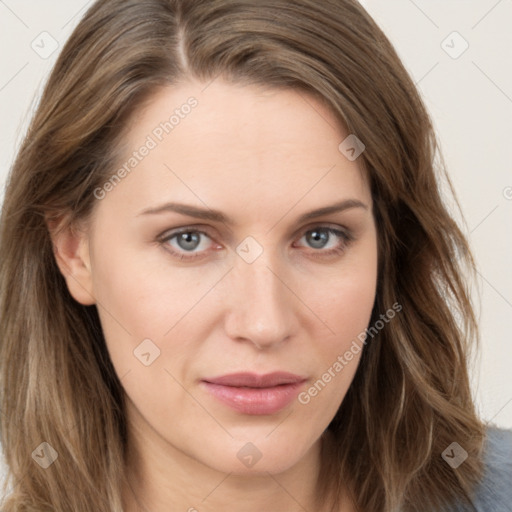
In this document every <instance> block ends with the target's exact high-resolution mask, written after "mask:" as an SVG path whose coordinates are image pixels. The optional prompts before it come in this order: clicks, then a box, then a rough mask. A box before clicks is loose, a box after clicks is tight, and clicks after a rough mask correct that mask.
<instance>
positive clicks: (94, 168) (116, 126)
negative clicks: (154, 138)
mask: <svg viewBox="0 0 512 512" xmlns="http://www.w3.org/2000/svg"><path fill="white" fill-rule="evenodd" d="M218 76H222V77H223V78H225V79H227V80H229V81H230V83H233V84H258V85H263V86H265V87H270V88H272V87H275V88H294V89H295V90H298V91H304V92H307V93H309V94H313V95H315V96H316V97H318V98H319V99H321V100H322V101H325V102H327V104H328V105H329V106H330V108H331V109H332V111H333V112H334V113H335V115H336V116H337V117H338V118H339V120H340V122H341V123H343V125H344V126H345V127H346V129H347V130H348V132H349V133H351V134H355V135H356V136H357V137H358V138H359V139H360V140H361V141H363V143H364V144H365V146H366V149H365V151H364V152H363V153H362V154H361V156H360V158H359V162H360V164H361V167H362V168H364V170H365V172H367V173H368V176H369V179H370V183H371V190H372V195H373V200H374V208H375V218H376V222H377V229H378V252H379V275H378V286H377V296H376V301H375V307H374V312H373V317H372V323H373V322H374V321H376V320H377V319H378V318H379V315H380V314H382V313H383V312H384V311H386V310H388V309H389V308H390V307H391V305H392V304H394V303H395V302H397V301H398V302H399V303H400V305H401V306H402V311H401V312H400V314H399V315H397V316H396V318H395V319H394V320H393V321H392V322H389V324H388V325H386V328H385V329H382V330H381V331H380V332H379V333H378V335H377V336H375V337H373V338H372V339H371V340H369V342H368V343H367V345H366V346H365V348H364V351H363V354H362V358H361V360H360V364H359V367H358V369H357V373H356V375H355V377H354V380H353V382H352V385H351V387H350V389H349V391H348V393H347V395H346V397H345V399H344V401H343V403H342V405H341V407H340V409H339V411H338V412H337V414H336V416H335V418H334V419H333V421H332V422H331V424H330V425H329V430H330V431H331V432H332V434H333V439H334V445H333V450H332V451H331V452H329V453H325V454H324V457H325V460H324V464H323V466H322V471H321V475H320V479H319V485H320V486H322V488H323V491H324V493H325V494H324V495H325V496H328V495H329V496H331V497H332V510H336V507H338V506H339V503H338V495H339V493H340V492H341V491H340V490H341V489H342V484H343V485H348V486H349V488H350V490H351V493H352V497H353V499H354V501H355V503H356V504H357V506H358V507H359V508H360V509H361V510H364V511H365V512H377V511H378V512H391V511H395V510H396V509H397V508H398V507H403V510H404V512H406V511H413V510H422V511H427V510H435V508H436V507H440V506H442V505H443V504H447V503H449V502H452V501H455V500H465V501H467V502H468V503H469V502H470V497H471V493H472V490H473V489H474V486H475V484H476V483H477V482H478V481H479V479H480V478H481V471H482V464H481V456H482V446H483V440H484V435H485V425H484V423H483V422H482V421H481V420H480V419H479V418H478V415H477V414H476V411H475V406H474V402H473V399H472V396H471V391H470V385H469V379H468V366H469V362H470V354H471V352H472V348H473V347H474V346H476V345H475V344H476V343H477V342H478V331H477V326H476V321H475V315H474V313H473V309H472V304H471V301H470V297H469V292H468V289H467V286H466V282H465V279H466V278H465V277H464V276H465V275H466V273H467V272H468V270H469V272H470V274H471V272H472V271H473V269H474V263H473V260H472V257H471V253H470V251H469V248H468V244H467V241H466V239H465V237H464V235H463V233H462V232H461V230H460V228H459V227H458V226H457V224H456V223H455V222H454V220H453V219H452V217H451V216H450V214H449V212H448V211H447V208H446V207H445V205H444V201H443V197H442V194H441V191H440V190H441V189H440V182H441V180H445V182H446V183H448V185H449V188H450V190H451V184H450V182H449V179H448V177H447V175H446V171H445V166H444V163H443V160H442V158H441V159H438V161H436V155H440V152H439V147H438V143H437V141H436V137H435V133H434V130H433V127H432V124H431V120H430V118H429V115H428V113H427V110H426V108H425V105H424V104H423V102H422V100H421V98H420V96H419V94H418V91H417V90H416V88H415V85H414V83H413V82H412V80H411V78H410V77H409V75H408V73H407V72H406V70H405V69H404V66H403V65H402V63H401V62H400V60H399V58H398V56H397V54H396V52H395V50H394V49H393V47H392V45H391V43H390V42H389V40H388V39H387V38H386V36H385V35H384V34H383V32H382V31H381V30H380V28H379V27H378V26H377V25H376V24H375V22H374V21H373V20H372V18H371V17H370V16H369V15H368V14H367V13H366V11H365V10H364V9H363V8H362V7H361V6H360V5H359V4H358V3H357V1H356V0H322V1H318V0H316V1H315V0H293V1H291V0H258V1H244V0H188V1H187V0H99V1H97V2H95V3H94V4H93V5H92V6H91V7H90V8H89V10H88V11H87V12H86V14H85V16H84V18H83V19H82V20H81V22H80V23H79V25H78V26H77V27H76V29H75V30H74V32H73V34H72V35H71V37H70V38H69V40H68V41H67V43H66V44H65V46H64V48H63V49H62V52H61V54H60V56H59V58H58V60H57V62H56V64H55V66H54V68H53V71H52V73H51V76H50V78H49V80H48V82H47V85H46V87H45V90H44V93H43V95H42V98H41V100H40V103H39V105H38V108H37V111H36V112H35V115H34V117H33V119H32V122H31V124H30V127H29V129H28V131H27V134H26V136H25V138H24V140H23V142H22V144H21V147H20V149H19V151H18V154H17V157H16V160H15V162H14V164H13V167H12V169H11V172H10V175H9V179H8V183H7V188H6V193H5V199H4V204H3V210H2V218H1V233H0V284H1V291H0V315H1V317H0V320H1V321H0V378H1V388H0V390H1V391H0V392H1V406H2V417H1V441H2V444H3V449H4V455H5V460H6V463H7V465H8V480H7V481H6V488H7V485H9V486H10V487H11V489H12V492H11V494H10V495H9V496H8V497H7V499H6V501H5V503H4V504H3V507H2V510H4V511H5V512H14V511H16V512H20V511H25V510H37V511H42V510H52V511H57V512H69V511H70V510H74V511H80V512H87V511H91V512H92V511H94V512H97V511H98V510H103V511H116V512H120V511H121V510H122V498H121V488H122V484H123V482H124V478H125V472H124V468H125V459H124V455H125V448H126V424H125V417H124V402H123V398H124V397H123V390H122V386H121V383H120V380H119V378H118V376H116V374H115V371H114V369H113V366H112V364H111V362H110V359H109V356H108V352H107V350H106V345H105V340H104V337H103V333H102V330H101V325H100V322H99V317H98V313H97V309H96V306H84V305H81V304H79V303H78V302H76V301H74V300H73V299H72V297H71V295H70V294H69V292H68V289H67V287H66V283H65V280H64V278H63V276H62V275H61V274H60V272H59V269H58V267H57V265H56V262H55V257H54V253H53V247H52V242H51V238H50V234H49V229H48V222H50V221H51V220H52V219H53V220H55V219H62V218H64V219H66V222H67V224H66V225H69V226H74V225H77V224H78V223H79V222H81V221H84V220H86V219H87V218H88V216H89V215H90V214H91V212H92V211H93V209H94V206H95V204H96V201H97V199H96V196H95V194H94V191H95V190H96V189H97V188H98V187H101V186H102V184H103V183H105V180H106V179H108V178H109V177H111V176H112V173H113V170H115V169H116V168H117V165H119V159H120V155H121V153H122V152H121V148H122V143H123V137H124V135H125V130H126V126H128V124H129V120H130V119H131V116H132V115H133V114H134V113H136V112H137V111H138V109H139V108H140V107H141V106H142V105H143V104H144V103H145V102H146V101H150V100H151V97H152V96H153V94H154V93H155V92H156V91H157V90H158V89H159V88H161V87H165V86H172V85H173V84H176V83H178V82H179V81H182V80H186V79H187V78H189V77H194V78H197V79H199V80H201V81H203V82H204V83H205V84H206V83H208V82H210V81H211V80H214V79H215V78H216V77H218ZM340 142H341V141H340ZM452 192H453V190H452ZM454 441H455V442H457V443H458V444H459V445H461V446H462V447H463V448H464V449H465V450H466V451H467V453H468V458H467V460H466V461H465V462H464V463H463V464H462V465H461V466H459V467H458V468H457V469H456V470H454V469H452V468H451V467H450V466H449V465H448V464H447V463H446V462H445V461H444V460H443V458H442V457H441V453H442V452H443V451H444V450H445V449H446V448H447V447H448V446H449V445H450V444H451V443H452V442H454ZM43 442H47V443H48V444H49V445H50V446H51V447H52V448H53V449H54V450H55V452H56V453H57V454H58V457H57V459H56V460H55V461H54V463H53V464H51V465H50V466H49V467H47V468H46V469H43V468H42V467H41V466H40V465H38V464H36V463H35V462H34V460H35V459H34V456H33V453H34V451H36V454H37V450H47V451H48V450H49V448H48V447H47V446H46V445H41V443H43ZM45 453H50V454H52V453H53V452H51V451H49V452H45ZM4 492H5V489H4Z"/></svg>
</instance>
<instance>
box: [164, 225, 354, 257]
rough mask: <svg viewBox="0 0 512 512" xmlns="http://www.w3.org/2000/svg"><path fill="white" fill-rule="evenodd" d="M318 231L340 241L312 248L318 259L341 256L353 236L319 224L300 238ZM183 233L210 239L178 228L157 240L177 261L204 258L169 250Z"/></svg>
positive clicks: (200, 254)
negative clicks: (326, 246)
mask: <svg viewBox="0 0 512 512" xmlns="http://www.w3.org/2000/svg"><path fill="white" fill-rule="evenodd" d="M318 229H321V230H327V233H329V234H330V235H335V236H337V237H338V238H340V239H341V240H342V242H341V246H337V247H335V248H333V249H329V250H322V249H313V248H312V251H313V252H314V253H315V252H316V253H319V254H318V256H320V257H324V258H329V257H334V256H337V255H341V254H342V253H343V252H345V250H346V249H347V247H348V246H349V245H350V243H351V242H352V241H353V240H354V237H353V235H352V234H351V233H349V232H346V231H342V230H340V229H336V228H333V227H330V226H326V225H323V224H320V225H318V226H313V227H312V228H309V229H307V230H306V231H304V232H303V234H302V236H301V237H300V238H302V237H303V236H305V235H306V234H308V233H310V232H312V231H315V230H318ZM183 233H197V234H201V235H204V236H206V237H208V238H210V239H211V237H210V236H209V235H208V233H206V232H205V231H202V230H200V229H194V228H192V227H184V228H180V229H179V230H177V231H172V232H171V233H169V234H167V235H165V234H164V236H163V238H160V239H159V243H160V244H161V245H162V246H166V247H165V250H166V251H168V252H170V253H171V255H172V256H173V257H175V258H178V259H179V260H187V261H193V260H196V259H198V258H203V257H205V252H206V251H202V252H197V253H187V252H178V251H176V250H174V249H169V247H170V245H169V244H168V242H169V241H170V240H172V239H173V238H175V237H176V236H178V235H181V234H183ZM315 257H316V256H315Z"/></svg>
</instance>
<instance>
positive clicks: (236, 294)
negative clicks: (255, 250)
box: [225, 252, 297, 350]
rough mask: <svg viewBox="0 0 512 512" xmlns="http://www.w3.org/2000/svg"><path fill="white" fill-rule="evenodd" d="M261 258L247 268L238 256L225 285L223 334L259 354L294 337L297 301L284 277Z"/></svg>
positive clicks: (266, 259)
mask: <svg viewBox="0 0 512 512" xmlns="http://www.w3.org/2000/svg"><path fill="white" fill-rule="evenodd" d="M264 255H265V252H264V253H263V255H261V256H260V257H259V258H258V259H257V260H256V261H254V262H253V263H250V264H249V263H247V262H245V261H244V260H242V259H241V258H239V257H238V256H237V257H236V258H237V259H236V261H235V266H234V268H233V270H232V271H231V272H230V273H229V276H228V278H229V282H228V283H226V286H227V293H228V294H229V300H228V301H227V303H228V304H229V306H228V308H227V310H226V316H225V331H226V334H227V335H228V336H229V337H230V338H231V339H233V340H236V341H246V342H250V343H252V344H253V345H254V346H255V347H256V348H258V349H260V350H264V349H269V348H271V347H277V346H279V345H280V344H282V343H283V342H285V341H286V340H287V339H288V338H289V337H290V336H291V335H292V334H293V329H294V322H296V318H297V317H296V315H295V314H294V308H295V307H297V304H296V302H297V301H296V299H295V298H294V295H293V293H292V292H291V291H290V290H289V288H288V287H287V285H286V284H285V283H286V279H285V277H286V276H285V275H284V273H283V272H282V271H281V272H280V271H279V270H277V266H276V265H275V264H273V265H272V264H271V261H270V260H269V258H266V257H265V256H264Z"/></svg>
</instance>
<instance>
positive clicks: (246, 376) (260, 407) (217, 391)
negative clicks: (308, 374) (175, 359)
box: [201, 372, 307, 415]
mask: <svg viewBox="0 0 512 512" xmlns="http://www.w3.org/2000/svg"><path fill="white" fill-rule="evenodd" d="M306 380H307V379H306V378H305V377H301V376H299V375H294V374H292V373H288V372H274V373H268V374H265V375H257V374H254V373H234V374H230V375H224V376H221V377H213V378H207V379H203V380H202V381H201V385H202V386H203V388H204V389H205V390H206V391H207V392H208V393H209V394H210V395H212V396H213V397H214V398H216V399H217V400H219V401H220V402H222V403H223V404H224V405H226V406H228V407H230V408H231V409H233V410H235V411H237V412H240V413H242V414H249V415H269V414H275V413H277V412H279V411H281V410H283V409H285V408H286V407H287V406H288V405H290V403H291V402H292V401H293V400H294V398H295V397H296V396H297V394H298V392H299V390H300V388H301V387H302V386H303V385H304V383H305V382H306Z"/></svg>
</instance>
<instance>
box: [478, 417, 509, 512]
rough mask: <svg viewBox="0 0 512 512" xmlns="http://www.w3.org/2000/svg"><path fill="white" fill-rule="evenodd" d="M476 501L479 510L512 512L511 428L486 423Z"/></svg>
mask: <svg viewBox="0 0 512 512" xmlns="http://www.w3.org/2000/svg"><path fill="white" fill-rule="evenodd" d="M474 504H475V507H476V510H477V511H478V512H498V511H500V512H512V430H507V429H501V428H498V427H494V426H488V427H487V437H486V440H485V444H484V475H483V478H482V480H481V481H480V484H479V485H478V486H477V489H476V494H475V500H474Z"/></svg>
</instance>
